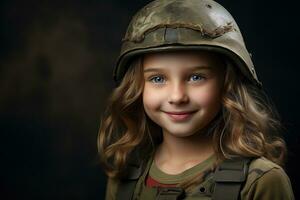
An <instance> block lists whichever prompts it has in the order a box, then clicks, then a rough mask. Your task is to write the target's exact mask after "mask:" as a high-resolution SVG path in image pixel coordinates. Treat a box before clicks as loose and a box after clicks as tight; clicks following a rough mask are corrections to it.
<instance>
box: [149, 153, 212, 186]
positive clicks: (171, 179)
mask: <svg viewBox="0 0 300 200" xmlns="http://www.w3.org/2000/svg"><path fill="white" fill-rule="evenodd" d="M215 161H216V156H215V155H212V156H210V157H209V158H208V159H206V160H205V161H203V162H201V163H199V164H197V165H195V166H194V167H191V168H190V169H187V170H185V171H184V172H182V173H180V174H175V175H170V174H166V173H164V172H163V171H161V170H160V169H159V168H158V167H157V166H156V164H155V162H154V161H153V162H152V164H151V167H150V170H149V175H150V176H151V177H152V178H153V179H155V180H156V181H158V182H159V183H162V184H177V183H180V182H182V181H184V180H187V179H189V178H192V177H194V176H195V175H197V174H199V173H202V172H203V171H205V170H207V169H208V168H209V167H211V166H212V165H213V163H214V162H215Z"/></svg>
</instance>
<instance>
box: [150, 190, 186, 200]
mask: <svg viewBox="0 0 300 200" xmlns="http://www.w3.org/2000/svg"><path fill="white" fill-rule="evenodd" d="M184 197H185V192H184V190H183V189H182V188H180V187H167V188H160V189H159V193H158V195H157V196H156V199H155V200H181V199H183V198H184Z"/></svg>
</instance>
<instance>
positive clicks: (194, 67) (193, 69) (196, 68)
mask: <svg viewBox="0 0 300 200" xmlns="http://www.w3.org/2000/svg"><path fill="white" fill-rule="evenodd" d="M190 69H191V70H192V71H196V70H203V69H206V70H207V69H209V70H211V69H212V67H210V66H206V65H203V66H202V65H201V66H193V67H190ZM163 70H164V69H162V68H155V67H154V68H148V69H144V73H147V72H158V71H163Z"/></svg>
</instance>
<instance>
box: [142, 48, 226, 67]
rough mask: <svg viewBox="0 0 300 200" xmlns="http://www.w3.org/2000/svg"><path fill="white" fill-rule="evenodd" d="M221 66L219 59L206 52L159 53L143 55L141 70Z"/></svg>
mask: <svg viewBox="0 0 300 200" xmlns="http://www.w3.org/2000/svg"><path fill="white" fill-rule="evenodd" d="M222 65H223V62H222V59H221V57H220V56H219V55H218V54H216V53H212V52H207V51H177V52H159V53H150V54H146V55H144V58H143V68H144V69H147V68H151V67H169V66H185V67H188V66H191V67H194V66H206V67H211V68H219V67H220V66H222Z"/></svg>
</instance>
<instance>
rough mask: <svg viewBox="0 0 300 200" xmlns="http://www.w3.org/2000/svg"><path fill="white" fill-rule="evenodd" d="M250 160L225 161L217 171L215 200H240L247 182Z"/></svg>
mask: <svg viewBox="0 0 300 200" xmlns="http://www.w3.org/2000/svg"><path fill="white" fill-rule="evenodd" d="M250 161H251V159H250V158H237V159H231V160H224V161H223V163H221V164H220V165H219V166H218V167H217V168H216V170H215V174H214V180H215V188H214V192H213V195H212V199H213V200H218V199H222V200H238V199H239V198H240V190H241V188H242V185H243V183H244V182H245V181H246V178H247V174H248V167H249V163H250Z"/></svg>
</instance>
